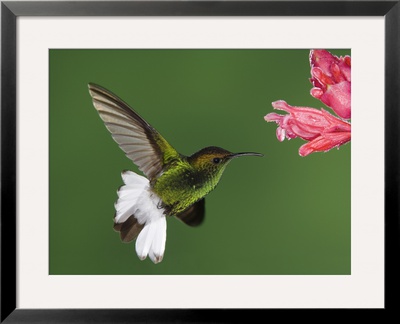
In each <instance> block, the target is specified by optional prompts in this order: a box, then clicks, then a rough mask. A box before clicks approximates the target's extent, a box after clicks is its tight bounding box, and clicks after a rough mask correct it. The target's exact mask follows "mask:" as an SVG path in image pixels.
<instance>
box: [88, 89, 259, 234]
mask: <svg viewBox="0 0 400 324" xmlns="http://www.w3.org/2000/svg"><path fill="white" fill-rule="evenodd" d="M89 91H90V94H91V96H92V98H93V103H94V106H95V108H96V109H97V111H98V112H99V115H100V117H101V118H102V119H103V121H104V123H105V125H106V127H107V129H108V130H109V131H110V132H111V134H112V137H113V138H114V140H115V141H116V142H117V143H118V144H119V146H120V148H121V149H122V150H123V151H124V152H125V154H126V155H127V156H128V157H129V158H130V159H131V160H132V161H133V162H134V163H135V164H136V165H137V166H138V167H139V169H140V170H141V171H142V172H143V173H144V174H145V175H146V176H147V178H148V179H149V181H150V186H151V190H152V191H153V192H154V193H155V194H156V195H157V196H158V197H160V198H161V200H162V206H160V207H163V208H164V209H165V211H166V214H167V215H175V216H177V217H178V218H180V219H181V220H182V221H183V222H185V223H186V224H188V225H192V226H195V225H198V224H200V223H201V222H202V220H203V218H204V197H205V196H206V195H207V194H208V193H209V192H210V191H212V190H213V189H214V188H215V187H216V186H217V184H218V182H219V180H220V178H221V176H222V174H223V171H224V170H225V167H226V166H227V164H228V163H229V162H230V161H231V160H232V159H233V158H236V157H239V156H244V155H256V156H261V154H258V153H238V154H233V153H231V152H229V151H227V150H225V149H222V148H219V147H207V148H204V149H202V150H200V151H198V152H196V153H194V154H193V155H191V156H189V157H187V156H184V155H182V154H180V153H178V152H177V151H176V150H175V149H174V148H173V147H172V146H171V145H170V144H169V143H168V142H167V141H166V140H165V139H164V138H163V137H162V136H161V135H160V133H158V132H157V131H156V130H155V129H154V128H153V127H152V126H151V125H150V124H148V123H147V122H146V121H145V120H144V119H143V118H142V117H140V116H139V115H138V114H137V113H136V112H135V111H133V110H132V108H130V107H129V106H128V105H127V104H126V103H125V102H123V101H122V100H121V99H119V98H118V97H117V96H115V95H114V94H112V93H111V92H109V91H108V90H106V89H104V88H102V87H100V86H98V85H95V84H89ZM133 226H137V224H135V222H133V221H132V219H130V220H129V226H128V225H126V226H125V227H124V225H123V224H116V229H117V230H119V231H122V230H124V232H128V233H129V232H132V233H134V234H136V232H137V231H132V230H131V228H132V227H133ZM137 227H138V226H137ZM138 230H139V227H138ZM134 234H132V235H130V236H129V237H131V236H134ZM121 235H122V232H121ZM136 235H137V234H136Z"/></svg>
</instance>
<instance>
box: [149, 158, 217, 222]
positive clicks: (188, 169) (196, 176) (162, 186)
mask: <svg viewBox="0 0 400 324" xmlns="http://www.w3.org/2000/svg"><path fill="white" fill-rule="evenodd" d="M217 183H218V181H216V179H213V178H212V177H210V176H209V175H208V174H207V173H206V172H202V171H199V170H196V169H195V168H193V167H192V166H191V165H190V164H188V163H185V162H184V161H182V162H180V163H179V165H177V166H174V167H172V168H169V169H168V170H166V171H165V172H164V173H163V174H162V175H161V176H160V177H158V178H157V179H156V180H155V181H154V182H153V183H152V190H153V191H154V192H155V193H156V194H157V195H158V196H159V197H160V198H161V200H162V202H163V204H164V208H165V210H166V212H167V214H168V215H176V214H179V213H181V212H183V211H184V210H186V209H187V208H188V207H190V206H191V205H192V204H194V203H195V202H197V201H198V200H200V199H201V198H203V197H204V196H206V195H207V194H208V193H209V192H210V191H211V190H213V189H214V188H215V187H216V185H217Z"/></svg>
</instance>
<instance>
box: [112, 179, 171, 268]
mask: <svg viewBox="0 0 400 324" xmlns="http://www.w3.org/2000/svg"><path fill="white" fill-rule="evenodd" d="M122 179H123V181H124V183H125V185H124V186H122V187H121V188H120V190H119V191H118V200H117V202H116V203H115V209H116V215H115V222H116V223H123V222H124V221H126V220H127V219H128V217H129V216H131V215H134V216H135V218H136V219H137V221H138V222H139V224H145V226H144V228H143V229H142V231H141V232H140V234H139V236H138V237H137V239H136V253H137V255H138V257H139V259H141V260H144V259H145V258H146V257H147V255H149V257H150V259H151V260H152V261H153V262H154V263H158V262H161V260H162V258H163V255H164V251H165V242H166V238H167V222H166V219H165V215H164V209H163V208H160V202H161V199H160V198H159V197H158V196H157V195H156V194H155V193H154V192H152V191H151V189H150V185H149V180H148V179H146V178H145V177H142V176H140V175H138V174H136V173H134V172H132V171H126V172H123V173H122Z"/></svg>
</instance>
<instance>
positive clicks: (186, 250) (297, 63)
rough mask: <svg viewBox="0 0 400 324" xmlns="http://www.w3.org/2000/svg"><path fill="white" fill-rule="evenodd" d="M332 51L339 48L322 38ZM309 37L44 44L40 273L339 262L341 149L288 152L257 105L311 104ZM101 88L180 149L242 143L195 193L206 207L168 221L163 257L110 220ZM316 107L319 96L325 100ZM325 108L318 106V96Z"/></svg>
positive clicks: (221, 269)
mask: <svg viewBox="0 0 400 324" xmlns="http://www.w3.org/2000/svg"><path fill="white" fill-rule="evenodd" d="M331 51H332V53H334V54H336V55H345V54H350V51H349V50H331ZM308 55H309V50H50V62H49V64H50V121H49V122H50V123H49V124H50V126H49V127H50V230H49V235H50V247H49V253H50V269H49V272H50V274H270V275H276V274H294V275H299V274H310V275H311V274H313V275H315V274H350V273H351V267H350V265H351V254H350V252H351V250H350V243H351V240H350V222H351V217H350V148H351V145H350V144H347V145H345V146H343V147H341V148H340V149H339V150H337V149H333V150H331V151H330V152H327V153H314V154H311V155H309V156H307V157H300V156H299V154H298V149H299V147H300V146H301V145H302V144H304V143H305V142H304V141H303V140H301V139H293V140H290V141H287V140H285V141H284V142H279V141H278V140H277V138H276V135H275V132H276V128H277V127H276V124H275V123H267V122H265V121H264V119H263V117H264V116H265V115H266V114H267V113H270V112H272V111H273V109H272V106H271V102H273V101H276V100H279V99H283V100H285V101H287V102H288V103H289V104H291V105H296V106H310V107H315V108H320V107H324V105H323V104H322V103H321V102H320V101H318V100H317V99H314V98H312V97H311V95H310V94H309V92H310V89H311V84H310V82H309V77H310V66H309V61H308ZM89 82H94V83H97V84H99V85H102V86H103V87H105V88H107V89H109V90H110V91H112V92H114V93H115V94H116V95H118V96H119V97H121V98H122V99H123V100H124V101H126V102H127V103H129V104H130V105H131V106H132V107H133V108H134V109H135V110H136V111H137V112H138V113H139V114H140V115H141V116H142V117H144V118H145V119H146V120H147V121H148V122H149V123H150V124H152V125H153V126H154V127H155V128H156V129H157V130H158V131H159V132H160V133H161V134H162V135H163V136H164V137H165V138H166V139H167V140H168V141H169V142H170V143H171V144H172V145H173V146H174V147H175V148H176V149H177V150H178V151H179V152H180V153H182V154H185V155H190V154H192V153H194V152H196V151H197V150H199V149H200V148H203V147H205V146H212V145H216V146H221V147H223V148H225V149H228V150H230V151H233V152H242V151H255V152H260V153H263V154H264V155H265V156H264V157H263V158H257V157H246V158H241V159H237V160H234V161H233V162H232V163H230V165H229V166H228V167H227V169H226V171H225V173H224V175H223V177H222V179H221V182H220V183H219V185H218V187H217V188H216V189H215V190H214V191H213V192H211V193H210V194H209V195H208V196H207V198H206V220H205V222H204V223H203V225H202V226H200V227H197V228H191V227H188V226H186V225H184V224H183V223H181V222H180V221H178V220H176V219H175V218H169V219H168V224H167V243H166V251H165V255H164V260H163V261H162V262H161V263H160V264H157V265H155V264H153V263H152V262H151V261H150V260H149V259H148V258H147V259H146V260H145V261H140V260H139V259H138V257H137V256H136V252H135V245H134V242H132V243H129V244H125V243H122V242H121V241H120V238H119V235H118V233H116V232H114V230H113V228H112V226H113V215H114V202H115V201H116V198H117V195H116V191H117V188H118V187H119V186H120V185H121V184H122V180H121V176H120V173H121V171H122V170H125V169H129V170H133V171H136V172H138V173H139V174H140V171H138V169H137V168H136V166H135V165H133V164H132V162H131V161H130V160H129V159H128V158H127V157H125V155H124V153H123V152H122V151H121V150H120V149H119V147H118V145H117V144H116V143H115V142H114V141H113V140H112V138H111V136H110V134H109V132H108V131H107V130H106V128H105V126H104V124H103V122H102V121H101V119H100V118H99V116H98V114H97V112H96V110H95V109H94V107H93V105H92V102H91V98H90V96H89V93H88V90H87V84H88V83H89ZM324 108H325V107H324ZM328 110H329V109H328Z"/></svg>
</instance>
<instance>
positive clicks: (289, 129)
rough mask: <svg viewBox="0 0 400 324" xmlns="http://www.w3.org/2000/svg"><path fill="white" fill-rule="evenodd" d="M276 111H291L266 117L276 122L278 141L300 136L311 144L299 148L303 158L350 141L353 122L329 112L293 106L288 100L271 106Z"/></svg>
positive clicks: (267, 119)
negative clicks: (351, 123) (286, 113)
mask: <svg viewBox="0 0 400 324" xmlns="http://www.w3.org/2000/svg"><path fill="white" fill-rule="evenodd" d="M272 106H273V107H274V108H275V109H278V110H283V111H286V112H288V113H289V114H288V115H279V114H277V113H270V114H268V115H266V116H265V117H264V119H265V120H266V121H267V122H276V123H277V124H278V125H279V126H278V128H277V130H276V136H277V138H278V140H279V141H281V142H282V141H283V140H284V139H285V137H286V138H287V139H291V138H296V137H300V138H302V139H303V140H306V141H308V143H306V144H304V145H303V146H301V147H300V149H299V154H300V155H301V156H306V155H308V154H310V153H313V152H326V151H329V150H330V149H332V148H334V147H339V146H340V145H343V144H345V143H347V142H349V141H350V139H351V125H350V123H348V122H346V121H344V120H342V119H339V118H337V117H335V116H333V115H331V114H330V113H328V112H327V111H325V110H323V109H321V110H318V109H314V108H309V107H294V106H290V105H288V104H287V103H286V102H285V101H283V100H279V101H275V102H273V103H272Z"/></svg>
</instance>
